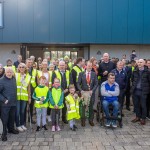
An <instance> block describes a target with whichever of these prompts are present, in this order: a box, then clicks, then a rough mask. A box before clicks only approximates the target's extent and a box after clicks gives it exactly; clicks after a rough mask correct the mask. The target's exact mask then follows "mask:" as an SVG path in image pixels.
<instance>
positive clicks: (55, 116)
mask: <svg viewBox="0 0 150 150" xmlns="http://www.w3.org/2000/svg"><path fill="white" fill-rule="evenodd" d="M59 117H60V109H51V118H52V126H56V125H57V126H58V125H59Z"/></svg>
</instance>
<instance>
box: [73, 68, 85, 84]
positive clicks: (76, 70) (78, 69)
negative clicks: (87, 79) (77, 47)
mask: <svg viewBox="0 0 150 150" xmlns="http://www.w3.org/2000/svg"><path fill="white" fill-rule="evenodd" d="M73 69H74V70H75V72H76V73H77V76H76V82H77V81H78V77H79V73H80V72H83V69H82V70H81V69H80V68H79V67H77V66H74V67H73Z"/></svg>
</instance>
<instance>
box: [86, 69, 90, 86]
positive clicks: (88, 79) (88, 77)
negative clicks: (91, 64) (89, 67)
mask: <svg viewBox="0 0 150 150" xmlns="http://www.w3.org/2000/svg"><path fill="white" fill-rule="evenodd" d="M86 80H87V83H88V85H89V84H90V72H88V74H87V78H86Z"/></svg>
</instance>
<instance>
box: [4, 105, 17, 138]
mask: <svg viewBox="0 0 150 150" xmlns="http://www.w3.org/2000/svg"><path fill="white" fill-rule="evenodd" d="M15 113H16V106H2V107H1V120H2V124H3V135H7V128H8V131H11V130H14V123H15Z"/></svg>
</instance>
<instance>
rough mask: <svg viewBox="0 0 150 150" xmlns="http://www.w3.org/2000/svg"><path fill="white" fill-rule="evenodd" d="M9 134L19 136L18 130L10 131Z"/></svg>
mask: <svg viewBox="0 0 150 150" xmlns="http://www.w3.org/2000/svg"><path fill="white" fill-rule="evenodd" d="M8 133H12V134H19V131H18V130H15V129H13V130H9V131H8Z"/></svg>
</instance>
